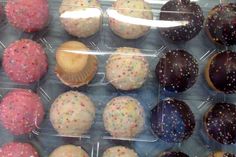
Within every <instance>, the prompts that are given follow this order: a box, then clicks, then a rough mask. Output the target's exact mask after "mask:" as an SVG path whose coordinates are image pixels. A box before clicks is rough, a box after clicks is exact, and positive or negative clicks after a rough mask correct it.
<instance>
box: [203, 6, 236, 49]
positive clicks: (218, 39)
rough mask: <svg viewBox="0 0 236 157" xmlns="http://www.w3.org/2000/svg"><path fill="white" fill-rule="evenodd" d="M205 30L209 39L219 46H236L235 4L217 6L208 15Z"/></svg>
mask: <svg viewBox="0 0 236 157" xmlns="http://www.w3.org/2000/svg"><path fill="white" fill-rule="evenodd" d="M205 30H206V33H207V35H208V36H209V38H210V39H211V40H212V41H214V42H215V43H218V44H221V45H227V46H229V45H235V44H236V3H228V4H219V5H217V6H215V7H214V8H213V9H211V11H210V12H209V13H208V17H207V19H206V22H205Z"/></svg>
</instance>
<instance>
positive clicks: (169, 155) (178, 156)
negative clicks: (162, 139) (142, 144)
mask: <svg viewBox="0 0 236 157" xmlns="http://www.w3.org/2000/svg"><path fill="white" fill-rule="evenodd" d="M159 157H189V156H188V155H187V154H185V153H183V152H163V153H161V155H159Z"/></svg>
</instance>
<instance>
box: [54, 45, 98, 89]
mask: <svg viewBox="0 0 236 157" xmlns="http://www.w3.org/2000/svg"><path fill="white" fill-rule="evenodd" d="M56 62H57V64H56V68H55V73H56V75H57V77H58V78H59V79H60V80H61V82H63V83H64V84H65V85H67V86H70V87H80V86H83V85H86V84H88V83H89V82H90V81H91V80H92V79H93V77H94V76H95V74H96V72H97V66H98V60H97V57H96V56H95V55H91V54H90V50H89V48H87V47H86V46H85V45H84V44H82V43H80V42H77V41H68V42H65V43H63V44H61V45H60V46H59V48H58V49H57V51H56Z"/></svg>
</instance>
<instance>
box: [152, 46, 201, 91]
mask: <svg viewBox="0 0 236 157" xmlns="http://www.w3.org/2000/svg"><path fill="white" fill-rule="evenodd" d="M198 71H199V69H198V63H197V60H196V59H195V58H194V57H193V56H192V55H191V54H189V53H188V52H186V51H184V50H171V51H168V52H167V53H165V55H164V56H163V57H162V58H161V59H160V61H159V63H158V64H157V66H156V76H157V79H158V80H159V83H160V85H161V86H162V87H163V88H164V90H167V91H171V92H176V93H177V92H183V91H185V90H187V89H189V88H191V87H192V86H193V85H194V84H195V82H196V80H197V77H198Z"/></svg>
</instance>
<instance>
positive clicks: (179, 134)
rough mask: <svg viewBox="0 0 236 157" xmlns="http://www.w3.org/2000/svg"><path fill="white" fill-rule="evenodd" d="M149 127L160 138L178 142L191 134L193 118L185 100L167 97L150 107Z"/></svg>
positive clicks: (193, 125) (193, 123)
mask: <svg viewBox="0 0 236 157" xmlns="http://www.w3.org/2000/svg"><path fill="white" fill-rule="evenodd" d="M151 127H152V130H153V132H154V134H155V135H156V136H157V137H158V138H160V139H161V140H163V141H166V142H169V143H180V142H182V141H184V140H186V139H188V138H189V137H190V136H191V135H192V134H193V131H194V128H195V119H194V115H193V112H192V111H191V109H190V108H189V107H188V105H187V104H186V103H185V102H183V101H180V100H177V99H171V98H167V99H165V100H162V101H160V102H159V103H158V104H157V105H156V106H155V107H154V108H153V109H152V111H151Z"/></svg>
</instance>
